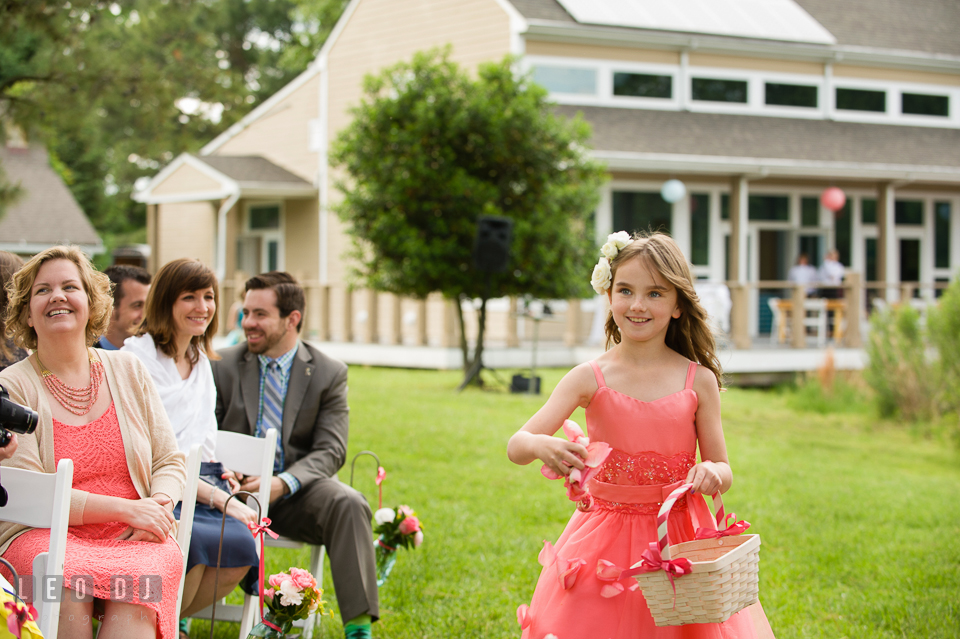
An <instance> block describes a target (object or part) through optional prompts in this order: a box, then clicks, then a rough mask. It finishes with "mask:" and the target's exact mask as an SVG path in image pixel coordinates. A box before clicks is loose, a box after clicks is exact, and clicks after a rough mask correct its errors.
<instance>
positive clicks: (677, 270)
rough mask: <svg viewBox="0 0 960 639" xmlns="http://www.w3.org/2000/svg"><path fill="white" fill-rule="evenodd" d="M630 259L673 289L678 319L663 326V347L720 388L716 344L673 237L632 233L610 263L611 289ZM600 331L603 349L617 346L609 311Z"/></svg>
mask: <svg viewBox="0 0 960 639" xmlns="http://www.w3.org/2000/svg"><path fill="white" fill-rule="evenodd" d="M633 259H641V260H643V261H644V262H645V263H646V264H647V265H648V266H649V267H651V268H653V270H655V271H656V272H657V273H659V274H660V276H661V277H663V279H665V280H667V281H668V282H670V283H671V284H673V286H674V288H676V289H677V303H678V304H679V306H680V311H681V313H680V317H677V318H673V319H671V320H670V326H669V327H667V336H666V340H665V342H666V344H667V346H669V347H670V348H672V349H673V350H675V351H676V352H678V353H680V354H681V355H683V356H684V357H686V358H687V359H689V360H691V361H694V362H697V363H698V364H700V365H701V366H704V367H706V368H707V369H709V370H710V371H712V372H713V374H714V375H716V377H717V385H718V386H719V387H720V388H721V389H722V388H723V369H722V368H721V366H720V360H719V359H718V358H717V343H716V340H715V339H714V336H713V331H712V330H711V329H710V324H709V322H708V321H707V312H706V311H705V310H704V309H703V306H701V305H700V298H699V297H697V292H696V291H695V290H694V288H693V277H692V275H691V274H690V266H689V264H687V258H686V257H684V255H683V251H681V250H680V247H679V246H677V243H676V242H674V241H673V238H671V237H670V236H669V235H666V234H664V233H651V234H649V235H647V234H642V233H641V234H634V236H633V241H632V242H631V243H630V244H628V245H627V246H625V247H623V248H622V249H620V252H619V253H618V254H617V256H616V257H615V258H613V260H611V262H610V282H611V286H612V285H613V282H614V280H616V275H617V269H618V268H620V265H621V264H624V263H625V262H627V261H629V260H633ZM607 293H608V294H609V293H610V291H609V290H608V291H607ZM604 328H605V330H606V333H607V348H608V349H610V348H611V347H613V346H614V345H615V344H619V343H620V327H619V326H617V323H616V322H614V321H613V313H612V312H611V313H609V315H608V316H607V323H606V325H605V327H604Z"/></svg>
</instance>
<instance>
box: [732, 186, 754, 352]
mask: <svg viewBox="0 0 960 639" xmlns="http://www.w3.org/2000/svg"><path fill="white" fill-rule="evenodd" d="M748 195H749V187H748V184H747V178H746V177H744V176H742V175H738V176H734V177H733V178H732V179H731V180H730V255H729V259H730V283H731V284H730V298H731V301H732V302H733V307H732V308H731V309H730V336H731V338H732V339H733V345H734V347H735V348H744V349H746V348H750V295H749V292H750V290H749V288H747V220H748V218H747V197H748Z"/></svg>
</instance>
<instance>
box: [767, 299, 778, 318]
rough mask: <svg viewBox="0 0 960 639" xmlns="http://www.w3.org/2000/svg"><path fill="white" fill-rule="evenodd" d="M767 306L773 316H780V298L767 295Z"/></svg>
mask: <svg viewBox="0 0 960 639" xmlns="http://www.w3.org/2000/svg"><path fill="white" fill-rule="evenodd" d="M767 306H769V307H770V312H771V313H773V316H774V317H780V298H779V297H768V298H767Z"/></svg>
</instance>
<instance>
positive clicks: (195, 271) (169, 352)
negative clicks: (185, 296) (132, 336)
mask: <svg viewBox="0 0 960 639" xmlns="http://www.w3.org/2000/svg"><path fill="white" fill-rule="evenodd" d="M204 288H213V301H214V303H215V304H216V307H217V308H216V311H215V312H214V314H213V318H212V319H211V320H210V324H208V325H207V330H206V331H204V333H203V335H198V336H195V337H192V338H191V339H190V346H189V347H188V348H187V358H188V359H189V360H190V363H191V364H196V363H197V361H199V359H200V354H199V352H200V351H201V350H202V351H203V352H204V354H206V356H207V357H208V358H210V359H220V357H219V356H218V355H217V354H216V352H214V350H213V336H214V335H216V334H217V324H218V318H219V317H220V291H219V287H218V286H217V276H216V275H214V274H213V271H211V270H210V269H209V268H207V267H206V266H204V265H203V263H201V262H200V260H191V259H187V258H185V257H184V258H180V259H178V260H173V261H172V262H167V263H166V264H164V265H163V266H162V267H161V268H160V270H159V271H157V274H156V275H155V276H154V277H153V284H152V285H151V286H150V292H149V293H148V294H147V305H146V307H145V308H144V311H143V323H142V324H141V325H140V330H139V331H138V332H137V335H144V334H149V335H150V337H152V338H153V343H154V344H155V345H156V347H157V348H158V349H160V352H161V353H163V354H164V355H166V356H167V357H172V358H174V359H176V357H177V344H176V335H177V327H176V324H175V323H174V321H173V305H174V304H175V303H176V302H177V298H179V297H180V294H181V293H183V292H185V291H197V290H200V289H204Z"/></svg>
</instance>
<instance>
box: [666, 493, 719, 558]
mask: <svg viewBox="0 0 960 639" xmlns="http://www.w3.org/2000/svg"><path fill="white" fill-rule="evenodd" d="M691 488H693V484H681V485H680V486H678V487H677V488H675V489H674V490H673V492H671V493H670V495H669V496H668V497H667V498H666V499H665V500H663V505H662V506H660V512H658V513H657V537H658V539H657V545H658V547H659V548H660V556H661V557H663V558H664V559H670V537H669V535H668V534H667V528H668V526H667V521H668V520H669V519H670V510H671V509H672V508H673V505H674V504H675V503H677V500H678V499H680V498H681V497H683V496H684V495H685V494H687V493H688V492H690V489H691ZM712 497H713V506H714V509H715V510H716V513H717V514H716V519H717V529H718V530H723V529H725V528H726V524H725V523H724V519H725V518H726V515H725V513H724V511H723V499H721V498H720V491H717V492H716V493H714V494H713V495H712Z"/></svg>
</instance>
